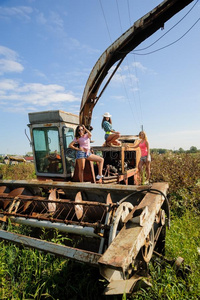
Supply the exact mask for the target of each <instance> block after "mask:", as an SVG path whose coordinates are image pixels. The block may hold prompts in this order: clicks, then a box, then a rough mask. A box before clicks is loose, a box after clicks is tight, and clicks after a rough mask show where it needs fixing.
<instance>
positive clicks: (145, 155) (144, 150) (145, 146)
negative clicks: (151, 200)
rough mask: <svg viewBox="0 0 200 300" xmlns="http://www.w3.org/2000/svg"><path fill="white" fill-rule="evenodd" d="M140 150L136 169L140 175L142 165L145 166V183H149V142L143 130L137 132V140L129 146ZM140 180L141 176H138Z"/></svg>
mask: <svg viewBox="0 0 200 300" xmlns="http://www.w3.org/2000/svg"><path fill="white" fill-rule="evenodd" d="M138 147H140V150H141V157H140V161H139V164H138V170H139V173H140V177H141V176H142V170H143V166H144V165H145V167H146V181H145V184H149V178H150V164H151V155H150V149H149V142H148V140H147V136H146V133H145V132H144V131H140V133H139V141H138V142H136V144H135V145H133V146H131V148H138ZM140 180H141V178H140Z"/></svg>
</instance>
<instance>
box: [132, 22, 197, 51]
mask: <svg viewBox="0 0 200 300" xmlns="http://www.w3.org/2000/svg"><path fill="white" fill-rule="evenodd" d="M199 21H200V18H199V19H197V21H196V22H195V23H194V24H193V25H192V26H191V27H190V28H189V29H188V30H187V31H186V32H185V33H184V34H183V35H182V36H181V37H180V38H178V39H177V40H175V41H174V42H172V43H170V44H168V45H166V46H163V47H161V48H158V49H156V50H153V51H151V52H148V53H135V51H132V52H130V54H135V55H149V54H152V53H155V52H158V51H160V50H163V49H165V48H168V47H170V46H172V45H174V44H175V43H177V42H179V41H180V40H181V39H182V38H183V37H184V36H186V35H187V34H188V32H189V31H190V30H192V28H193V27H194V26H195V25H196V24H197V23H198V22H199Z"/></svg>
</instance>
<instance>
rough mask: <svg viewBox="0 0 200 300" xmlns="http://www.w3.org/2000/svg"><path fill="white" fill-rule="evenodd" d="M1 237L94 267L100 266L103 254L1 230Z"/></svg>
mask: <svg viewBox="0 0 200 300" xmlns="http://www.w3.org/2000/svg"><path fill="white" fill-rule="evenodd" d="M0 239H3V240H6V241H10V242H13V243H17V244H22V245H24V246H26V247H30V248H35V249H38V250H41V251H45V252H48V253H52V254H54V255H57V256H62V257H65V258H69V259H72V260H76V261H79V262H85V263H88V264H90V265H93V266H94V267H98V260H99V258H100V257H101V254H98V253H94V252H91V251H85V250H81V249H76V248H72V247H69V246H64V245H59V244H55V243H51V242H47V241H44V240H39V239H36V238H32V237H28V236H23V235H21V234H17V233H12V232H7V231H4V230H0Z"/></svg>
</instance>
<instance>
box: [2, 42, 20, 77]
mask: <svg viewBox="0 0 200 300" xmlns="http://www.w3.org/2000/svg"><path fill="white" fill-rule="evenodd" d="M17 60H18V55H17V53H16V52H15V51H13V50H11V49H9V48H7V47H4V46H0V75H3V74H5V73H12V72H14V73H21V72H22V71H23V70H24V67H23V66H22V64H20V63H19V62H18V61H17Z"/></svg>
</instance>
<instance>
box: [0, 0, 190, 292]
mask: <svg viewBox="0 0 200 300" xmlns="http://www.w3.org/2000/svg"><path fill="white" fill-rule="evenodd" d="M191 2H192V0H165V1H163V2H162V3H161V4H160V5H159V6H157V7H156V8H155V9H153V10H152V11H150V12H149V13H148V14H146V15H145V16H144V17H142V18H141V19H139V20H138V21H137V22H135V23H134V24H133V26H132V27H131V28H130V29H128V30H127V31H126V32H125V33H124V34H123V35H122V36H121V37H119V38H118V39H117V40H116V41H115V42H114V43H113V44H112V45H111V46H110V47H108V49H107V50H106V51H105V52H104V53H103V54H102V55H101V57H100V58H99V60H98V61H97V63H96V64H95V66H94V68H93V69H92V71H91V73H90V76H89V78H88V81H87V83H86V87H85V90H84V93H83V98H82V103H81V107H80V114H79V116H77V115H73V114H71V113H67V112H63V111H59V110H58V111H47V112H39V113H30V114H29V121H30V124H29V128H30V135H31V143H32V147H33V154H34V162H35V170H36V175H37V180H21V181H14V180H1V181H0V222H1V230H0V239H3V240H7V241H11V242H14V243H18V244H22V245H24V246H28V247H32V248H36V249H39V250H42V251H46V252H49V253H52V254H55V255H58V256H62V257H66V258H69V259H73V260H76V261H78V262H84V263H88V264H91V265H93V266H95V267H98V268H99V271H100V274H101V275H102V276H103V277H104V278H105V279H107V281H108V286H107V288H106V290H105V294H106V295H116V294H124V293H127V294H130V293H132V291H133V290H134V289H136V288H137V287H138V283H141V284H142V283H143V284H144V283H145V280H144V278H145V276H148V263H149V261H150V259H151V257H152V254H153V252H154V251H157V252H158V253H161V254H163V253H164V245H165V228H166V223H168V225H169V215H170V212H169V204H168V199H167V197H166V195H167V191H168V183H164V182H161V183H153V184H152V185H151V186H150V185H149V186H145V185H144V186H139V185H137V181H136V179H137V177H136V175H137V172H138V170H137V164H138V161H139V159H140V153H139V152H138V151H137V150H135V149H132V150H131V145H132V144H133V143H134V142H135V140H136V139H137V136H134V135H133V136H123V137H122V138H121V141H122V146H120V147H94V148H93V150H94V151H98V152H99V151H100V152H101V153H102V155H103V157H104V171H105V176H104V179H103V182H102V183H97V182H96V179H95V175H96V174H97V173H96V169H95V166H94V164H93V163H91V162H89V161H87V164H86V167H85V170H84V182H78V179H77V178H78V177H77V175H78V170H77V165H76V163H75V156H74V152H73V150H72V149H69V144H70V142H71V141H72V140H73V139H74V132H75V128H76V126H77V125H78V124H79V123H80V124H84V125H85V126H86V127H87V128H90V124H91V119H92V111H93V108H94V106H95V104H96V103H97V101H98V99H99V98H100V96H101V95H102V93H103V91H104V89H105V88H106V86H107V84H108V83H109V81H110V80H111V78H112V76H113V75H114V73H115V72H116V70H117V68H118V67H119V65H120V64H121V63H122V61H123V59H124V58H125V56H126V55H127V54H128V53H129V52H130V51H132V50H133V49H134V48H135V47H136V46H138V45H139V44H140V43H141V42H142V41H144V40H145V39H146V38H148V37H149V36H150V35H152V34H153V33H154V32H155V31H157V30H158V29H159V28H162V27H163V25H164V23H165V22H166V21H167V20H168V19H170V18H171V17H172V16H173V15H175V14H176V13H177V12H179V11H180V10H181V9H183V8H184V7H185V6H187V5H188V4H189V3H191ZM115 63H117V65H116V66H115V70H114V72H113V73H112V75H111V76H110V78H109V79H108V81H107V83H106V84H105V86H104V87H103V88H102V90H101V92H100V93H99V96H97V93H98V90H99V88H100V86H101V84H102V82H103V80H104V78H105V77H106V75H107V73H108V71H109V70H110V68H111V67H112V66H113V65H114V64H115ZM126 145H129V146H130V147H129V148H127V147H126ZM126 149H129V150H126ZM113 170H114V171H113ZM95 173H96V174H95ZM166 217H167V218H166ZM8 220H10V222H11V223H13V225H15V224H23V225H28V226H31V227H36V228H48V229H49V230H52V229H57V230H59V232H62V233H63V235H67V236H69V237H70V238H71V240H72V243H71V244H70V242H69V241H68V244H67V243H66V244H65V245H60V244H55V243H51V242H48V241H45V240H40V239H38V238H34V237H31V236H25V235H20V234H17V233H13V232H9V231H7V230H6V228H7V226H6V225H7V222H8ZM74 245H76V248H75V247H73V246H74ZM140 286H141V285H140Z"/></svg>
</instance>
